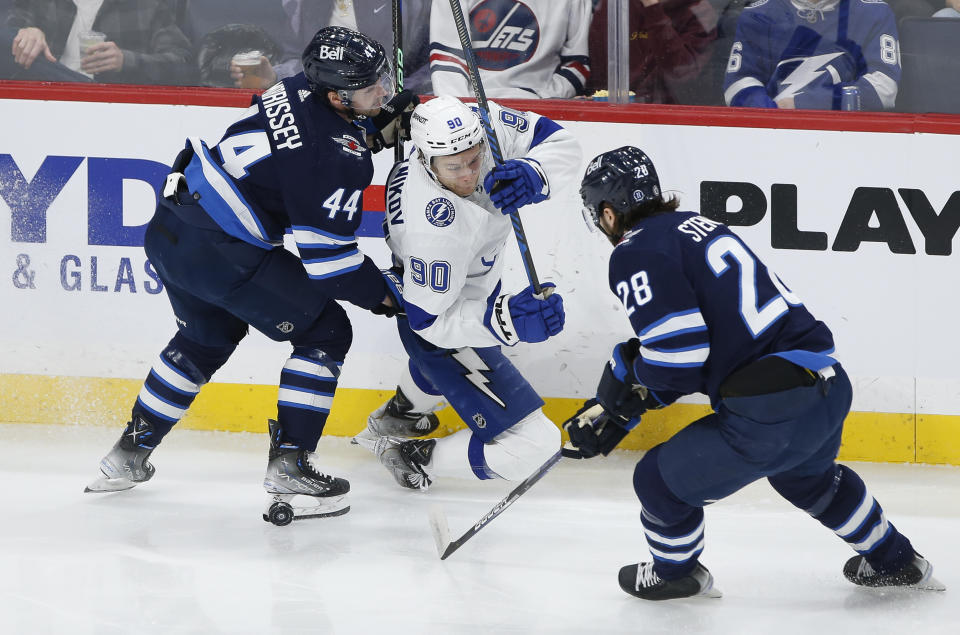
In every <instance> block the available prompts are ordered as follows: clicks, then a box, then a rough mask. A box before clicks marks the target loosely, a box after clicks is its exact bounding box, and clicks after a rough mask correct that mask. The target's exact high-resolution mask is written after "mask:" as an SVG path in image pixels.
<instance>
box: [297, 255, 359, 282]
mask: <svg viewBox="0 0 960 635" xmlns="http://www.w3.org/2000/svg"><path fill="white" fill-rule="evenodd" d="M363 258H364V256H363V254H362V253H360V251H359V250H357V249H352V250H350V251H348V252H347V253H344V254H339V255H337V256H331V257H330V258H315V259H311V260H304V261H303V266H304V268H305V269H306V270H307V275H308V276H310V277H311V278H313V279H314V280H322V279H324V278H332V277H333V276H339V275H340V274H344V273H349V272H351V271H356V270H357V269H359V268H360V266H361V265H363Z"/></svg>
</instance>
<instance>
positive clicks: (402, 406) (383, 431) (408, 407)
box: [354, 386, 440, 443]
mask: <svg viewBox="0 0 960 635" xmlns="http://www.w3.org/2000/svg"><path fill="white" fill-rule="evenodd" d="M439 425H440V420H439V419H437V415H435V414H433V413H432V412H414V411H413V404H411V403H410V400H409V399H407V396H406V395H404V394H403V391H402V390H400V386H397V392H396V394H395V395H394V396H393V397H390V399H389V400H388V401H387V402H386V403H385V404H383V405H382V406H380V407H379V408H377V409H376V410H375V411H374V412H373V414H371V415H370V416H369V417H368V418H367V427H366V428H365V429H364V430H363V432H361V433H360V434H358V435H357V437H360V438H365V439H369V440H374V441H375V440H376V439H377V437H403V438H406V439H412V438H415V437H422V436H425V435H427V434H430V433H431V432H433V431H434V430H436V429H437V426H439ZM354 442H355V443H359V440H355V441H354Z"/></svg>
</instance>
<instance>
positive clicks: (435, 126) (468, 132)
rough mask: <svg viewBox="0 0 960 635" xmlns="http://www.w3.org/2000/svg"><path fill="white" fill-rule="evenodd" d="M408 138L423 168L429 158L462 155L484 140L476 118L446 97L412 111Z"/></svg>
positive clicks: (473, 113) (460, 103) (469, 109)
mask: <svg viewBox="0 0 960 635" xmlns="http://www.w3.org/2000/svg"><path fill="white" fill-rule="evenodd" d="M410 137H411V138H412V139H413V143H414V144H415V145H416V146H417V149H418V150H419V151H420V153H421V157H422V159H423V163H424V165H425V166H426V167H427V169H430V161H431V159H433V157H443V156H448V155H451V154H457V153H459V152H463V151H464V150H468V149H470V148H472V147H473V146H475V145H478V144H480V143H482V142H483V141H484V139H485V136H484V131H483V122H482V121H481V120H480V115H478V114H477V113H475V112H474V111H473V110H472V109H471V108H470V107H469V106H467V105H466V104H464V103H463V102H462V101H460V100H459V99H457V98H456V97H452V96H450V95H440V96H439V97H435V98H434V99H431V100H430V101H428V102H424V103H422V104H420V105H419V106H417V107H416V108H415V109H414V111H413V114H412V115H411V117H410Z"/></svg>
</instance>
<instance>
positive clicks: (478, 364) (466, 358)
mask: <svg viewBox="0 0 960 635" xmlns="http://www.w3.org/2000/svg"><path fill="white" fill-rule="evenodd" d="M453 358H454V359H455V360H457V362H459V364H460V365H461V366H463V367H464V369H466V371H467V374H466V375H464V377H466V378H467V379H468V380H469V381H470V383H471V384H473V385H474V386H476V387H477V389H478V390H479V391H480V392H482V393H483V394H485V395H486V396H487V397H490V399H492V400H493V401H494V403H496V404H497V405H498V406H500V407H501V408H506V407H507V405H506V404H505V403H503V400H501V399H500V397H497V395H495V394H494V392H493V391H492V390H490V386H489V385H488V383H489V381H490V380H489V379H487V377H486V375H484V374H483V373H484V372H488V373H489V372H490V367H489V366H487V364H486V362H484V361H483V360H482V359H480V356H479V355H477V351H475V350H473V349H472V348H461V349H460V350H458V351H457V352H455V353H454V354H453Z"/></svg>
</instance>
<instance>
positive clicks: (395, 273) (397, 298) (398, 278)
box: [371, 267, 404, 318]
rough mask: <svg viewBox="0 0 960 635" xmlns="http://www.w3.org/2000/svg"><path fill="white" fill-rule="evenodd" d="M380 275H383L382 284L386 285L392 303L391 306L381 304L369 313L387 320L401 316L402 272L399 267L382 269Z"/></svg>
mask: <svg viewBox="0 0 960 635" xmlns="http://www.w3.org/2000/svg"><path fill="white" fill-rule="evenodd" d="M380 273H381V274H383V282H384V283H385V284H386V287H387V294H388V295H389V296H390V299H391V300H392V301H393V306H387V305H386V304H382V303H381V304H379V305H378V306H375V307H374V308H373V309H371V312H372V313H373V314H374V315H385V316H387V317H388V318H391V317H396V316H397V315H401V314H403V313H404V307H403V270H402V269H400V268H399V267H391V268H390V269H382V270H381V271H380Z"/></svg>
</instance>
